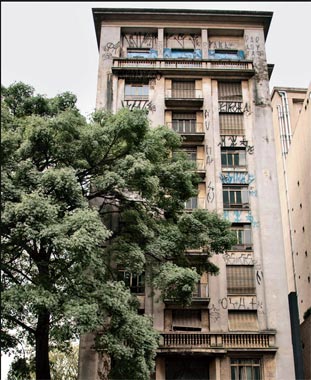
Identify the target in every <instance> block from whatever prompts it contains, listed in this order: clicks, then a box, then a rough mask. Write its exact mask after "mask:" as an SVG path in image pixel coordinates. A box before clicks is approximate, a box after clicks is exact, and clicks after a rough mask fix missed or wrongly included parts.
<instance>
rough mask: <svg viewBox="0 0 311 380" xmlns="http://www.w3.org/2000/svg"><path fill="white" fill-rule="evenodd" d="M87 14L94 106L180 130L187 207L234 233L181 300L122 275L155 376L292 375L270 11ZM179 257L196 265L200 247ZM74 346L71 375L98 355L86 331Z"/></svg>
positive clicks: (88, 373)
mask: <svg viewBox="0 0 311 380" xmlns="http://www.w3.org/2000/svg"><path fill="white" fill-rule="evenodd" d="M93 16H94V22H95V29H96V36H97V42H98V48H99V70H98V88H97V104H96V106H97V108H105V109H108V110H111V111H112V112H117V110H118V109H120V108H122V107H130V108H131V107H140V108H147V109H148V110H149V118H150V121H151V123H152V125H153V126H157V125H159V124H161V125H163V124H165V125H167V126H168V127H169V128H173V129H174V130H175V131H176V132H178V133H180V134H181V135H182V136H183V139H184V143H183V149H184V150H185V151H187V153H188V154H189V157H190V158H191V159H193V160H195V161H196V162H197V169H198V172H199V173H200V175H201V178H202V181H201V183H200V184H199V186H198V196H197V197H195V198H192V199H189V201H188V202H187V203H186V205H185V206H186V208H187V209H188V210H189V212H191V210H192V209H194V208H205V209H208V210H211V211H214V210H216V211H217V212H218V213H220V214H222V215H223V216H224V217H225V218H226V219H228V220H229V221H231V222H232V229H233V230H234V231H235V232H236V235H237V239H238V244H237V245H236V246H235V247H233V248H232V250H231V251H229V252H227V253H225V254H223V255H217V256H216V255H215V256H214V257H213V262H214V263H215V264H216V265H217V266H218V267H219V268H220V275H219V276H210V275H209V274H208V273H205V274H203V276H202V278H201V282H200V283H199V284H198V289H197V292H196V293H195V294H194V298H193V303H192V305H191V306H190V307H189V308H187V309H182V308H181V307H180V306H179V305H177V304H174V302H170V301H166V302H158V301H157V297H155V298H153V297H152V295H151V294H150V291H149V289H148V288H147V287H146V288H144V286H143V287H141V285H144V284H141V282H142V280H139V279H142V277H139V276H138V277H137V276H136V277H135V283H133V282H131V284H130V285H131V286H132V290H133V291H136V292H137V293H138V295H139V298H140V300H141V308H142V312H144V313H145V314H147V315H149V316H151V317H152V318H153V321H154V327H155V328H156V329H157V330H158V331H159V332H160V334H161V341H160V346H159V349H158V353H157V358H156V371H155V374H154V378H155V379H156V380H165V379H192V380H193V379H211V380H212V379H213V380H214V379H215V380H216V379H217V380H220V379H221V380H225V379H232V380H236V379H243V380H246V379H247V380H255V379H256V380H259V379H261V380H264V379H265V380H292V379H294V378H295V373H294V363H293V350H292V340H291V331H290V318H289V308H288V299H287V278H286V264H285V256H284V243H283V230H282V221H281V211H280V201H279V194H278V177H277V164H276V152H275V144H274V141H275V137H274V132H273V127H272V112H271V101H270V94H269V75H270V74H271V69H272V66H271V65H268V64H267V61H266V53H265V40H266V37H267V33H268V30H269V25H270V22H271V18H272V13H271V12H249V11H202V10H163V9H162V10H161V9H159V10H157V9H150V10H143V9H93ZM300 181H302V179H300ZM306 226H307V223H305V227H306ZM299 232H301V231H299ZM187 254H189V255H191V257H192V260H193V265H194V266H195V259H196V257H197V256H198V255H203V254H204V253H203V252H201V251H191V252H188V253H187ZM133 278H134V277H133ZM81 347H83V349H82V350H81V353H80V359H81V360H80V380H92V379H96V378H97V376H98V374H97V367H96V366H98V365H100V364H99V363H98V362H99V361H100V359H99V358H98V357H97V356H96V354H95V353H94V352H92V351H91V350H90V349H89V347H90V341H87V339H86V338H85V339H84V340H82V344H81ZM81 374H83V375H81ZM128 378H129V379H131V374H128Z"/></svg>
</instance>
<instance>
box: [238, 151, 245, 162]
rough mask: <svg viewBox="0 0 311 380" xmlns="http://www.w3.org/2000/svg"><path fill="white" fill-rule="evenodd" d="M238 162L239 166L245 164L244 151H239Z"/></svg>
mask: <svg viewBox="0 0 311 380" xmlns="http://www.w3.org/2000/svg"><path fill="white" fill-rule="evenodd" d="M239 164H240V166H245V165H246V155H245V151H241V152H239Z"/></svg>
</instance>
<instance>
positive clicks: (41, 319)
mask: <svg viewBox="0 0 311 380" xmlns="http://www.w3.org/2000/svg"><path fill="white" fill-rule="evenodd" d="M49 329H50V313H49V311H48V310H47V309H43V310H42V311H40V312H39V315H38V324H37V329H36V380H51V374H50V362H49Z"/></svg>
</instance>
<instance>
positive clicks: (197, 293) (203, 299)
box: [164, 282, 210, 308]
mask: <svg viewBox="0 0 311 380" xmlns="http://www.w3.org/2000/svg"><path fill="white" fill-rule="evenodd" d="M209 301H210V298H209V295H208V284H207V283H202V282H200V283H199V284H197V286H196V288H195V290H194V292H193V293H192V302H191V306H189V308H191V307H192V306H200V307H201V308H204V307H207V306H208V304H209ZM164 302H165V304H166V305H176V301H175V300H174V299H168V298H166V299H165V300H164ZM168 308H171V307H168ZM174 308H175V306H174Z"/></svg>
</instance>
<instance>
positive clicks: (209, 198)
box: [206, 181, 215, 203]
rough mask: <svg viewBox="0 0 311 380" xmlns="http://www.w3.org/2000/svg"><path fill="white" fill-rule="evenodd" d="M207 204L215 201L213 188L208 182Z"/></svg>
mask: <svg viewBox="0 0 311 380" xmlns="http://www.w3.org/2000/svg"><path fill="white" fill-rule="evenodd" d="M207 189H208V191H207V197H206V198H207V202H208V203H212V202H213V201H214V199H215V187H214V186H213V185H212V182H211V181H209V184H208V186H207Z"/></svg>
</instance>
